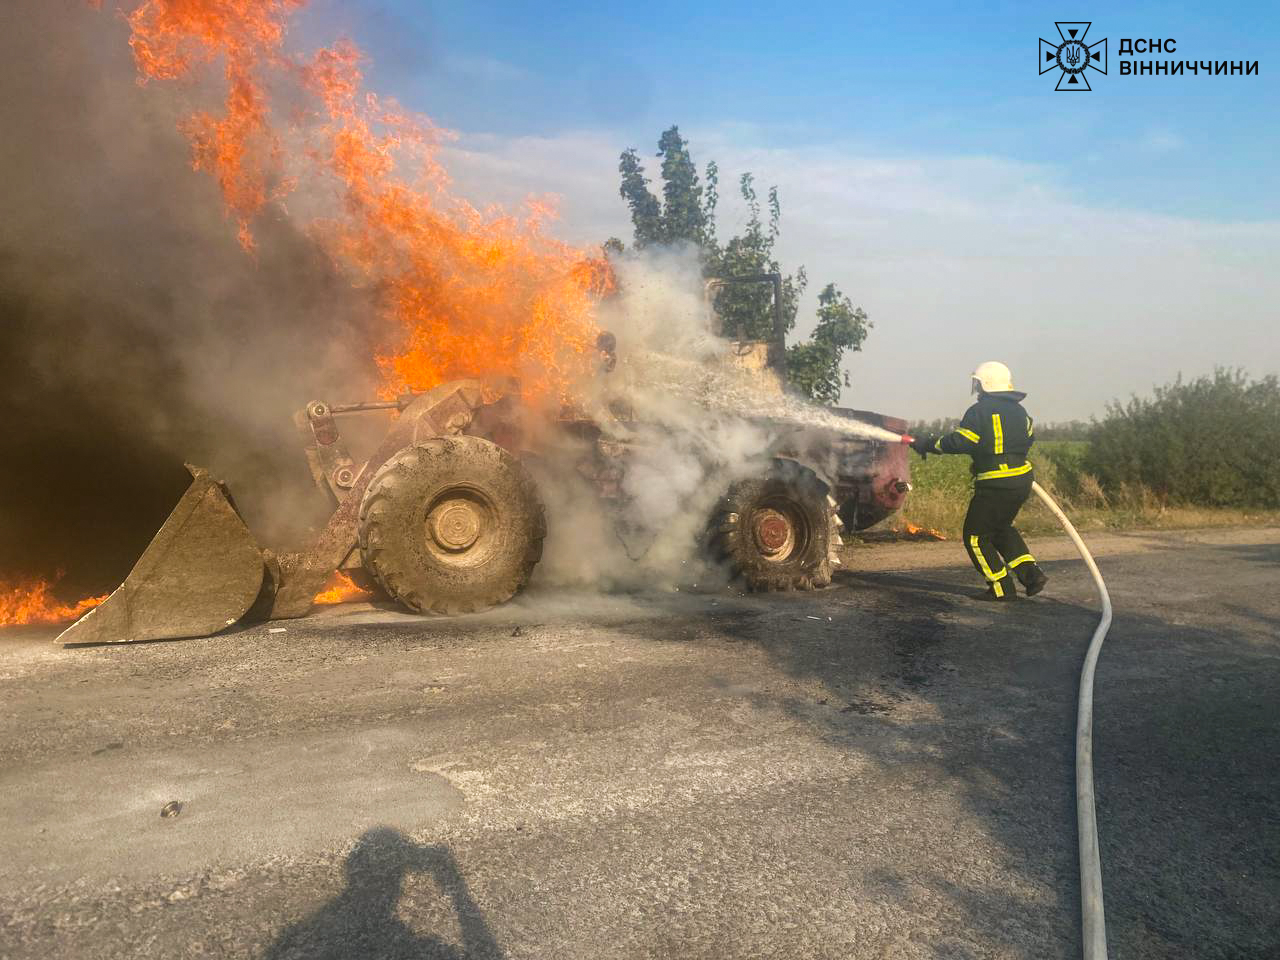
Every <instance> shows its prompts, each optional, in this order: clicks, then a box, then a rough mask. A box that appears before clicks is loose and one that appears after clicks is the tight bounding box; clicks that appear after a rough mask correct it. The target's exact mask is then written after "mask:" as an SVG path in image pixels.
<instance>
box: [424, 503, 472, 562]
mask: <svg viewBox="0 0 1280 960" xmlns="http://www.w3.org/2000/svg"><path fill="white" fill-rule="evenodd" d="M480 528H481V517H480V514H479V513H478V512H477V511H476V507H475V504H474V503H472V502H471V501H469V500H461V499H459V500H445V501H444V502H443V503H440V504H438V505H437V506H436V508H435V509H434V510H432V511H431V514H430V515H429V516H428V517H427V529H428V530H429V531H430V533H431V538H432V539H433V540H435V542H436V543H437V544H439V545H440V546H441V547H442V548H443V549H445V550H448V551H450V552H452V553H460V552H461V551H463V550H466V549H467V548H469V547H471V546H472V545H474V544H475V542H476V540H478V539H479V538H480Z"/></svg>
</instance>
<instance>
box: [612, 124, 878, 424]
mask: <svg viewBox="0 0 1280 960" xmlns="http://www.w3.org/2000/svg"><path fill="white" fill-rule="evenodd" d="M656 155H657V156H658V157H661V158H662V168H661V175H662V199H661V200H659V199H658V197H657V196H655V195H654V193H653V191H652V190H650V189H649V184H650V181H649V179H648V178H647V177H646V176H645V169H644V164H643V163H642V162H641V160H640V157H639V154H638V153H637V152H636V150H635V148H634V147H630V148H628V149H626V150H624V151H623V152H622V155H621V156H620V157H619V163H618V172H619V173H620V174H621V176H622V180H621V185H620V187H619V191H618V192H619V193H620V194H621V196H622V198H623V200H625V201H626V203H627V207H628V208H629V209H630V211H631V225H632V231H633V238H632V242H633V245H634V246H635V247H636V249H641V250H642V249H644V248H645V247H648V246H653V245H668V246H669V245H676V244H681V243H686V244H691V245H693V246H695V247H696V248H697V250H698V255H699V257H700V258H701V260H702V270H703V275H704V276H706V277H707V278H709V279H710V278H717V277H722V278H728V277H740V276H744V275H749V274H762V273H778V274H781V273H782V268H781V267H780V266H779V264H778V260H777V258H776V257H775V256H774V253H773V246H774V243H775V242H776V241H777V239H778V233H779V227H780V223H781V220H782V204H781V201H780V200H779V197H778V188H777V187H776V186H774V187H770V188H769V192H768V195H767V203H768V219H767V220H766V219H765V218H764V216H763V210H762V207H761V202H760V197H759V194H758V193H757V190H756V185H755V177H754V176H753V175H752V174H751V173H744V174H742V176H741V177H740V178H739V180H738V192H739V194H740V195H741V196H742V199H743V202H744V203H745V204H746V205H747V211H748V217H747V223H746V225H745V228H744V229H743V231H742V233H740V234H738V235H737V236H734V237H731V238H730V239H729V240H728V241H727V242H725V243H723V244H721V243H720V240H719V238H718V236H717V234H716V207H717V205H718V203H719V200H720V168H719V167H718V166H717V165H716V162H715V161H714V160H712V161H711V162H710V163H708V164H707V166H706V168H705V171H704V174H703V180H702V182H701V183H700V182H699V179H698V171H697V167H696V166H695V164H694V162H693V157H692V154H691V153H690V151H689V144H688V141H686V140H685V139H684V138H683V137H682V136H681V135H680V129H679V127H675V126H673V127H671V128H669V129H667V130H665V131H663V133H662V136H661V137H660V138H659V140H658V152H657V154H656ZM704 184H705V185H704ZM604 250H605V252H606V253H612V254H618V253H621V252H622V250H623V244H622V241H621V240H619V239H618V238H617V237H610V238H609V239H608V240H607V241H606V242H605V244H604ZM808 282H809V281H808V276H807V275H806V273H805V269H804V267H803V266H801V267H798V268H797V269H796V271H795V273H794V274H787V275H786V276H784V277H783V281H782V302H781V304H780V306H781V313H782V323H783V328H784V331H785V332H790V331H791V330H792V329H793V328H794V327H795V323H796V314H797V312H798V310H799V305H800V298H801V296H802V295H803V294H804V291H805V288H806V286H807V285H808ZM771 298H772V291H771V290H770V289H769V288H768V286H767V285H763V284H761V285H756V284H741V285H738V284H732V285H726V286H723V287H721V288H720V289H719V290H718V291H717V293H716V299H715V310H716V314H717V315H718V316H719V317H720V321H721V326H722V329H723V331H724V333H725V334H726V335H728V336H735V337H741V338H742V339H746V340H768V339H772V338H773V334H774V330H773V310H772V299H771ZM871 326H872V324H871V322H870V321H869V320H868V319H867V315H866V313H864V312H863V311H862V309H861V308H856V307H854V306H853V304H852V303H851V302H850V300H849V298H848V297H847V296H845V295H844V294H842V293H841V292H840V291H839V290H838V289H837V288H836V286H835V285H834V284H828V285H827V286H826V288H825V289H824V290H823V291H822V293H821V294H820V295H819V297H818V325H817V327H816V328H815V330H814V333H813V336H812V337H811V338H810V340H809V341H808V342H806V343H798V344H793V345H792V346H790V347H788V348H787V380H788V383H789V384H790V386H791V387H792V388H794V389H795V390H796V391H797V392H799V393H801V394H802V395H804V396H806V397H808V398H810V399H812V400H816V401H818V402H821V403H835V402H837V401H838V400H839V397H840V389H841V387H842V386H848V385H849V378H848V374H844V373H842V372H841V369H840V362H841V360H842V358H843V356H844V354H845V352H846V351H857V350H860V349H862V343H863V341H864V340H865V339H866V337H867V333H868V331H869V330H870V329H871Z"/></svg>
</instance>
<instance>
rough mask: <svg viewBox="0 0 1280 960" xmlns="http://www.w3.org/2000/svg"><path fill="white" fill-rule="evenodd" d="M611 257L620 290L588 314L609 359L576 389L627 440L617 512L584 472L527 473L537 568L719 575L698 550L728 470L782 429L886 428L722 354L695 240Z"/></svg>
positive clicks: (616, 581) (559, 577) (605, 581)
mask: <svg viewBox="0 0 1280 960" xmlns="http://www.w3.org/2000/svg"><path fill="white" fill-rule="evenodd" d="M614 268H615V273H616V275H617V279H618V288H619V293H618V294H617V295H616V296H614V297H612V298H611V299H609V300H608V301H607V302H606V303H604V304H603V305H602V307H601V310H600V315H599V323H600V326H601V327H602V328H603V329H606V330H608V331H609V332H610V333H612V334H613V335H614V336H615V338H616V340H617V357H618V362H617V367H616V369H614V370H612V371H611V372H607V373H606V372H603V371H602V372H601V373H600V374H599V376H597V377H596V378H595V380H594V381H593V382H591V383H589V384H586V385H585V388H584V391H583V392H584V395H585V396H586V401H585V403H584V413H585V414H586V415H587V416H589V417H590V418H591V419H592V420H594V421H595V422H596V423H597V424H599V426H600V428H601V430H602V433H603V436H604V440H605V441H606V443H610V442H613V443H617V444H618V445H619V447H620V448H625V450H626V454H625V455H624V458H623V459H624V461H625V471H624V472H623V473H622V475H621V479H620V486H621V489H620V494H621V496H620V497H619V498H618V499H617V502H616V506H617V507H618V509H616V510H612V511H611V510H608V509H604V510H602V509H600V506H599V504H598V501H597V500H596V499H595V496H594V493H593V490H592V488H591V484H590V483H589V482H587V481H586V479H585V478H583V479H581V480H580V479H579V478H578V477H577V476H576V475H571V477H570V479H568V480H566V479H565V478H564V477H563V476H562V474H564V473H565V472H567V471H563V470H562V471H558V472H556V473H555V474H554V475H553V476H551V477H540V478H539V480H540V485H541V487H542V491H543V495H544V498H545V499H546V501H547V507H548V535H547V540H546V549H545V552H544V556H543V562H542V564H541V565H540V567H539V572H538V574H537V576H538V578H539V579H540V580H541V581H543V582H546V583H557V584H561V583H575V584H602V585H605V586H608V587H612V588H619V587H621V588H627V587H642V586H643V587H653V586H661V587H667V588H674V587H683V586H694V585H696V586H698V587H699V588H705V587H716V586H721V585H723V583H724V578H725V573H724V571H722V570H719V569H717V568H715V567H714V566H712V565H709V564H708V563H707V562H706V558H705V557H703V556H702V555H701V553H700V550H699V545H700V543H701V541H702V539H703V534H704V532H705V530H706V526H707V523H708V521H709V520H710V519H711V517H712V516H713V514H714V512H715V508H716V505H717V503H718V501H719V500H720V499H721V498H722V497H723V496H724V494H725V493H726V492H727V491H728V489H729V487H730V485H731V484H732V483H733V482H734V481H736V480H740V479H742V478H745V477H748V476H754V475H758V474H760V473H761V472H763V471H764V470H766V469H767V468H768V464H769V460H770V458H771V454H772V451H773V450H774V449H775V447H776V446H777V444H778V442H779V440H780V438H781V436H782V435H785V433H786V432H787V430H788V428H789V427H825V428H829V429H832V430H836V431H839V432H842V433H845V434H848V435H858V436H865V437H869V438H873V439H881V440H892V441H896V440H897V439H898V438H897V436H896V435H895V434H892V433H890V432H888V431H885V430H882V429H881V428H878V427H873V426H870V425H868V424H862V423H858V422H857V421H851V420H849V419H847V418H844V417H841V416H838V415H836V414H834V413H832V412H830V411H828V410H825V409H823V408H821V407H817V406H814V405H813V404H810V403H806V402H805V401H803V400H800V399H798V398H796V397H793V396H789V395H787V394H785V393H784V392H783V389H782V384H781V383H780V382H778V381H777V379H776V376H775V375H774V374H773V373H771V372H770V371H768V370H756V371H749V370H747V369H745V368H744V367H742V366H740V365H738V364H736V363H734V362H733V360H732V352H733V351H732V346H731V344H730V343H729V342H728V341H726V340H725V339H723V338H721V337H719V336H717V335H716V334H715V333H714V332H713V317H712V313H711V310H710V309H709V307H708V303H707V298H706V289H705V285H704V279H703V276H702V271H701V264H700V263H699V262H698V258H697V252H696V250H695V249H692V248H674V249H673V248H663V249H657V250H653V249H651V250H645V251H642V252H633V253H628V254H625V255H623V256H621V257H618V258H617V259H616V260H615V262H614ZM586 454H587V450H586V447H585V446H584V447H582V448H581V449H579V450H578V451H577V455H579V456H585V455H586Z"/></svg>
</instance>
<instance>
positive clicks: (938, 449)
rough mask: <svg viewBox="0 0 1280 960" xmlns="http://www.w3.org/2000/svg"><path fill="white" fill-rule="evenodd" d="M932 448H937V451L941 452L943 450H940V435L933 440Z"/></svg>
mask: <svg viewBox="0 0 1280 960" xmlns="http://www.w3.org/2000/svg"><path fill="white" fill-rule="evenodd" d="M933 449H935V450H937V451H938V452H939V453H942V452H943V450H942V438H941V437H939V438H938V439H937V440H935V441H933Z"/></svg>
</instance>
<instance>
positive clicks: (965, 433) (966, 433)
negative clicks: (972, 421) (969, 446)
mask: <svg viewBox="0 0 1280 960" xmlns="http://www.w3.org/2000/svg"><path fill="white" fill-rule="evenodd" d="M956 433H958V434H960V436H962V437H964V438H965V439H966V440H970V441H972V442H973V443H980V442H981V441H982V438H981V437H980V436H978V435H977V434H976V433H974V432H973V431H972V430H966V429H965V428H964V427H956Z"/></svg>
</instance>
